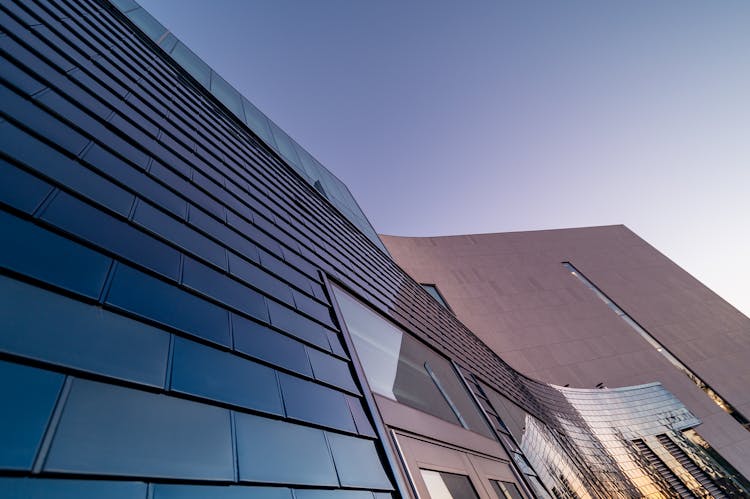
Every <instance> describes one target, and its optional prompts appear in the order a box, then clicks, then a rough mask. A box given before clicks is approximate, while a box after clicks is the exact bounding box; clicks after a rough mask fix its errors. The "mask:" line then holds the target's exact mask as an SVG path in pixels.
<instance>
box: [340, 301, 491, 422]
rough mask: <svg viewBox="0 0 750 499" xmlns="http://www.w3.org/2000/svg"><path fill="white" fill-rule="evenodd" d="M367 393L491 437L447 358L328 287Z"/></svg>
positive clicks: (358, 303) (363, 306)
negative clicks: (342, 320)
mask: <svg viewBox="0 0 750 499" xmlns="http://www.w3.org/2000/svg"><path fill="white" fill-rule="evenodd" d="M333 291H334V295H335V297H336V300H337V302H338V304H339V307H340V308H341V313H342V315H343V317H344V321H345V322H346V326H347V329H348V330H349V333H350V334H351V337H352V341H353V342H354V347H355V350H356V351H357V355H358V357H359V360H360V362H361V363H362V368H363V369H364V371H365V375H366V377H367V381H368V382H369V384H370V388H371V389H372V391H373V392H375V393H378V394H380V395H383V396H384V397H388V398H390V399H393V400H396V401H398V402H400V403H402V404H405V405H408V406H410V407H413V408H415V409H418V410H420V411H423V412H426V413H428V414H431V415H433V416H436V417H439V418H441V419H444V420H445V421H449V422H451V423H453V424H456V425H460V426H463V427H464V428H466V429H470V430H473V431H476V432H479V433H481V434H483V435H485V436H488V437H492V432H491V430H490V428H489V427H488V426H487V424H486V423H485V421H484V419H483V418H482V415H481V413H480V412H479V409H478V408H477V406H476V405H475V404H474V402H473V401H472V400H471V398H470V396H469V394H468V392H467V391H466V388H465V387H464V385H463V384H462V383H461V381H460V379H459V378H458V376H457V375H456V372H455V370H454V369H453V366H452V365H451V363H450V361H448V359H446V358H445V357H442V356H441V355H439V354H438V353H437V352H435V351H433V350H432V349H430V348H429V347H427V346H426V345H424V344H423V343H421V342H419V341H418V340H416V339H415V338H413V337H412V336H410V335H409V334H406V333H404V332H403V331H402V330H401V329H399V328H397V327H396V326H394V325H393V324H391V323H390V322H388V321H387V320H385V319H384V318H382V317H381V316H380V315H378V314H377V313H375V312H373V311H372V310H371V309H370V308H368V307H367V306H365V305H364V304H362V303H361V302H360V301H359V300H357V299H356V298H354V297H353V296H351V295H350V294H348V293H347V292H345V291H343V290H342V289H340V288H337V287H335V286H334V287H333Z"/></svg>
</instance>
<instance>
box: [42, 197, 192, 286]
mask: <svg viewBox="0 0 750 499" xmlns="http://www.w3.org/2000/svg"><path fill="white" fill-rule="evenodd" d="M42 218H43V219H45V220H47V221H49V222H52V223H53V224H54V225H57V226H58V227H60V228H62V229H65V230H66V231H68V232H72V233H73V234H76V235H77V236H79V237H81V238H83V239H86V240H88V241H90V242H92V243H94V244H96V245H97V246H100V247H103V248H106V249H107V250H109V251H112V252H114V253H117V254H118V255H120V256H122V257H124V258H126V259H128V260H132V261H134V262H136V263H138V264H140V265H143V266H144V267H147V268H150V269H151V270H154V271H155V272H158V273H160V274H163V275H165V276H166V277H170V278H172V279H174V280H177V279H178V278H179V274H180V253H179V252H178V251H177V250H175V249H174V248H171V247H169V246H167V245H166V244H164V243H162V242H160V241H157V240H156V239H154V238H152V237H150V236H148V235H146V234H144V233H143V232H141V231H139V230H138V229H136V228H134V227H132V226H130V225H129V224H127V223H125V222H122V221H120V220H117V219H116V218H114V217H111V216H109V215H107V214H106V213H104V212H101V211H99V210H97V209H96V208H94V207H93V206H91V205H89V204H86V203H84V202H83V201H80V200H78V199H76V198H74V197H72V196H70V195H68V194H66V193H64V192H60V193H58V194H57V196H55V199H53V200H52V202H51V203H50V204H49V206H47V208H45V210H44V213H43V214H42Z"/></svg>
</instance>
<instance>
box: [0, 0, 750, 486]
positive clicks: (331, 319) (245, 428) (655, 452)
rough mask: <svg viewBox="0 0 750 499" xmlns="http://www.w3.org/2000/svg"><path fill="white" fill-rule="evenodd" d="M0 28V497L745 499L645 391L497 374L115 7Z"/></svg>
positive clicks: (488, 345) (331, 192)
mask: <svg viewBox="0 0 750 499" xmlns="http://www.w3.org/2000/svg"><path fill="white" fill-rule="evenodd" d="M0 26H1V31H0V57H2V60H1V64H2V66H1V67H0V92H2V96H1V98H0V106H1V107H0V111H1V113H2V114H1V117H0V224H1V227H2V234H3V241H2V244H0V293H1V294H2V299H0V321H1V322H0V324H1V325H2V327H1V328H0V497H3V498H29V497H32V498H35V497H45V498H63V497H65V498H68V497H75V498H78V499H87V498H102V497H107V498H114V499H120V498H122V499H195V498H212V499H213V498H217V499H223V498H227V499H237V498H285V499H292V498H296V499H317V498H328V497H331V498H334V499H336V498H339V499H384V498H388V497H390V498H401V497H402V498H407V497H421V498H427V497H432V498H434V499H438V498H447V497H453V498H460V499H463V498H473V497H480V498H506V497H508V498H517V497H543V498H548V497H592V498H593V497H597V498H598V497H641V496H644V497H665V496H666V497H670V496H672V497H676V496H684V497H708V496H713V497H742V496H746V495H747V494H748V491H749V490H750V489H749V488H748V483H747V481H746V480H745V479H744V478H743V476H742V475H741V474H740V472H738V471H737V469H744V468H743V466H745V467H747V460H746V461H744V462H743V461H742V459H740V458H739V457H737V455H736V454H733V453H732V452H729V451H730V450H731V448H730V446H729V445H721V444H720V443H719V441H718V440H717V438H716V437H715V435H713V434H706V433H705V432H704V431H703V428H704V427H706V428H714V430H712V431H716V428H718V425H720V424H721V420H720V419H719V420H717V422H716V423H711V424H713V426H707V425H708V423H707V422H706V421H707V420H711V417H712V414H710V413H708V412H706V411H703V412H702V411H701V406H700V404H699V403H698V402H696V400H698V399H696V400H693V399H691V398H690V396H689V394H687V395H684V393H687V392H684V393H683V392H681V391H680V390H681V388H680V386H678V384H674V383H672V379H671V378H669V379H668V377H663V379H662V377H659V376H655V375H654V376H652V377H648V376H647V375H646V374H645V373H644V374H643V376H644V377H645V378H648V379H643V380H638V381H637V383H632V382H631V383H628V384H630V385H636V384H637V386H624V384H620V383H619V381H620V379H615V378H612V379H603V380H601V381H604V382H607V384H608V385H609V386H621V387H620V388H612V389H595V388H592V387H591V386H590V385H591V384H590V383H588V381H589V380H588V378H586V376H585V375H584V374H585V373H584V371H582V373H581V374H579V375H578V376H579V377H578V378H570V382H571V384H574V385H575V386H582V387H587V388H565V387H559V386H553V385H550V384H547V383H545V382H543V381H544V380H545V379H546V378H550V379H548V380H549V381H555V382H558V383H559V380H556V379H551V376H545V375H544V373H543V372H542V371H541V370H540V371H538V372H533V373H531V374H535V375H536V377H538V378H540V379H541V380H542V381H536V380H534V379H533V378H531V377H528V376H527V374H529V372H527V373H525V374H522V373H521V372H519V371H517V370H515V369H513V368H512V367H511V366H510V365H508V364H507V363H505V362H504V361H503V360H502V359H501V358H500V357H499V356H498V353H503V354H504V353H505V351H503V350H502V349H501V348H499V346H498V344H497V342H496V341H495V340H494V339H493V338H492V337H491V334H489V333H487V330H486V329H483V327H481V326H482V325H481V324H479V326H480V327H478V328H477V333H478V334H479V335H480V337H481V338H482V339H480V337H477V336H475V335H474V333H472V332H471V331H470V330H469V329H467V327H465V326H464V325H463V323H462V322H460V321H459V319H461V320H463V321H464V322H466V323H468V324H469V325H472V319H473V312H471V306H470V305H469V304H468V301H467V302H466V303H463V302H461V300H456V299H455V298H456V297H457V296H459V295H457V294H456V293H455V292H454V290H453V289H451V286H450V284H449V283H448V281H445V283H444V282H443V279H442V278H441V279H436V278H434V277H435V276H434V275H433V276H432V277H433V278H431V279H428V280H427V281H425V282H426V284H432V285H433V287H434V289H430V288H429V286H428V288H427V289H425V288H423V287H422V286H420V285H419V284H418V283H417V282H416V281H415V280H413V279H412V278H411V277H410V276H409V275H407V274H406V273H405V272H404V271H403V270H402V269H401V267H399V266H398V265H397V264H396V263H395V262H394V261H393V260H392V259H391V257H390V256H389V254H388V253H387V252H386V251H385V250H384V247H383V246H382V243H381V242H380V240H379V239H378V238H377V236H376V235H375V233H374V231H373V230H372V227H371V226H370V224H369V222H367V219H366V218H365V217H364V215H362V212H361V210H359V207H358V206H357V205H356V202H355V201H354V200H353V198H351V195H349V194H348V190H347V189H346V187H345V186H343V184H341V183H340V181H338V180H337V179H335V177H334V176H333V175H331V174H330V173H329V172H328V171H327V170H325V168H323V167H322V166H321V165H320V164H319V163H317V162H316V161H315V160H314V159H313V158H312V156H310V155H309V154H308V153H307V152H306V151H304V150H303V149H302V148H300V147H299V146H298V145H297V144H296V143H295V142H294V141H292V140H291V139H290V138H289V137H288V136H287V135H286V134H285V133H283V132H282V131H281V130H280V129H279V128H278V127H277V126H276V125H275V124H273V123H272V122H271V121H270V120H268V119H267V118H266V117H265V116H263V115H262V114H261V113H260V112H259V111H257V109H256V108H255V107H253V106H252V104H250V103H249V102H248V101H247V100H246V99H244V98H243V97H241V96H240V95H239V94H238V93H237V92H236V91H235V90H234V89H232V88H231V87H229V85H227V84H226V82H224V80H222V79H221V78H220V77H219V76H218V75H216V74H215V73H214V72H213V71H211V69H210V68H209V67H208V66H207V65H206V64H205V62H203V61H201V60H200V59H198V58H197V57H195V56H194V55H193V54H192V52H190V51H189V50H188V49H187V47H185V46H184V45H183V44H182V43H181V42H179V41H178V40H176V39H175V38H174V36H172V35H171V34H170V33H169V32H168V31H167V30H166V29H165V28H163V27H162V26H161V25H160V24H159V23H158V22H156V21H155V20H154V19H153V18H152V17H151V16H150V15H148V13H147V12H145V11H144V10H143V9H141V8H140V7H138V6H137V5H136V4H134V3H132V2H127V1H121V2H117V4H116V5H113V4H110V3H107V2H105V1H104V0H78V1H73V0H39V1H37V0H27V1H24V2H15V1H12V0H9V1H5V2H2V3H0ZM411 242H412V240H408V241H407V240H403V241H401V243H403V244H401V243H399V244H395V245H394V246H392V248H393V247H395V249H396V250H397V251H396V253H399V254H400V253H401V252H402V250H403V249H404V248H406V247H407V246H408V245H409V244H411ZM389 243H391V244H392V243H393V240H389ZM571 255H572V256H571ZM574 256H575V255H574V254H567V255H565V260H560V262H558V265H560V269H561V270H560V272H561V273H562V275H565V276H566V277H568V278H570V279H573V277H571V275H570V270H569V269H568V268H567V267H563V266H562V262H568V263H569V264H570V265H579V260H577V259H576V258H574ZM516 261H517V262H518V261H520V260H516ZM402 263H403V262H402ZM408 263H409V262H407V264H405V266H406V267H409V266H410V265H408ZM435 268H436V269H438V270H439V268H440V266H439V265H438V266H436V267H435ZM576 268H577V269H579V270H580V271H581V272H586V275H588V274H589V270H595V269H594V267H593V266H589V265H588V264H587V263H585V262H584V263H583V264H581V267H580V268H579V267H576ZM438 270H436V272H437V271H438ZM415 275H419V272H418V271H416V270H415ZM435 275H437V274H435ZM589 277H590V278H593V279H597V278H598V277H599V275H598V274H597V273H596V272H592V274H591V276H589ZM420 279H421V278H420ZM511 282H516V281H515V280H511ZM435 284H436V285H437V286H436V287H435V286H434V285H435ZM596 284H597V285H599V283H598V282H597V283H596ZM577 285H579V286H582V284H581V283H580V282H577ZM592 286H593V285H592ZM603 287H604V289H606V290H607V292H609V291H610V290H609V288H607V286H603ZM583 289H584V290H585V289H586V287H585V286H584V288H583ZM597 289H599V288H597ZM699 291H701V292H702V290H699ZM583 295H584V293H583V291H581V292H580V296H581V297H582V298H581V300H582V301H583V302H585V303H587V304H588V305H590V303H588V302H593V301H595V300H597V299H598V298H596V296H595V295H592V296H593V297H584V296H583ZM612 296H614V297H615V298H617V299H618V302H619V298H620V297H619V295H618V294H617V293H613V295H612ZM438 299H439V300H444V301H445V304H450V306H451V307H452V309H453V310H452V311H451V310H449V309H448V308H446V307H445V306H443V305H441V303H440V302H439V301H438ZM474 299H475V300H476V301H477V302H478V303H479V304H480V306H481V304H485V305H486V304H487V300H486V299H485V298H484V297H483V295H482V294H481V293H479V294H477V295H476V296H474ZM588 305H586V306H585V307H584V308H585V310H584V313H585V311H586V310H588V308H586V307H588ZM597 306H599V307H602V306H604V305H602V303H601V302H599V303H598V305H597ZM623 306H629V303H623ZM605 309H606V307H605ZM620 310H621V311H622V310H623V309H620ZM454 312H455V314H454ZM637 318H638V320H640V318H639V317H637ZM617 320H620V319H619V318H618V319H617ZM631 320H632V319H631ZM619 325H620V324H619V323H618V326H619ZM611 326H612V325H611V324H607V327H611ZM649 326H650V325H649V324H648V323H647V322H646V323H645V326H644V327H649ZM727 327H728V324H727ZM565 330H566V331H568V329H565ZM615 330H617V328H615ZM587 331H590V329H587ZM618 331H619V330H618ZM652 332H653V331H652ZM629 334H634V333H632V331H630V332H629ZM639 334H640V333H639ZM635 337H636V338H641V336H639V335H635ZM660 339H661V340H662V341H663V340H664V338H660ZM482 340H484V341H482ZM638 341H644V340H642V339H639V340H638ZM671 347H672V345H670V348H671ZM655 358H656V359H659V358H660V357H659V356H658V355H657V356H656V357H655ZM513 362H515V358H514V359H513ZM654 362H656V361H654ZM668 365H669V366H670V368H673V367H672V365H671V364H668ZM520 370H521V371H524V369H520ZM526 371H529V370H528V369H526ZM698 371H701V370H700V369H699V370H698ZM698 374H699V375H700V376H706V378H707V379H706V382H707V383H710V384H711V386H712V387H713V388H715V390H716V391H715V393H714V394H715V395H717V397H718V394H721V397H728V398H726V399H721V400H724V402H726V403H727V404H730V403H731V404H734V405H732V406H731V409H732V410H734V411H735V417H732V416H730V415H729V414H728V413H727V412H721V414H723V415H724V416H725V420H726V418H729V421H731V422H732V424H735V425H736V424H738V423H736V422H735V421H738V419H737V415H739V414H742V413H745V414H746V413H747V410H746V407H745V408H744V409H743V405H742V400H740V399H739V398H737V397H736V396H735V393H734V392H733V391H732V390H730V389H729V388H728V387H727V386H725V385H724V384H722V383H721V382H720V378H719V377H718V375H717V377H715V378H714V377H712V376H708V375H707V374H706V373H704V372H702V371H701V372H700V373H698ZM683 377H684V376H683ZM597 379H598V378H597ZM623 379H624V378H623ZM700 379H701V380H703V378H700ZM654 380H658V381H663V384H661V383H648V382H647V381H654ZM629 381H636V380H635V378H633V379H629ZM587 383H588V384H587ZM689 386H692V387H693V388H694V389H695V390H698V388H695V386H696V385H695V384H692V385H689ZM738 386H740V385H738ZM665 387H666V388H665ZM704 388H705V387H704ZM704 392H705V391H700V390H699V391H698V392H697V393H698V396H704V395H703V394H704ZM672 393H676V394H677V395H678V397H679V399H678V398H677V397H675V396H674V395H672ZM683 395H684V397H683ZM695 397H696V395H695V394H693V398H695ZM682 401H685V402H686V403H687V406H686V405H683V402H682ZM746 404H747V401H746V400H745V406H746ZM727 407H728V408H729V405H728V406H727ZM743 411H744V412H743ZM696 416H698V417H696ZM699 417H700V418H701V419H699ZM701 420H703V421H704V422H703V423H702V422H701ZM743 431H744V430H743ZM708 433H710V432H708ZM742 436H743V437H746V435H744V434H743V435H742ZM737 441H738V442H739V441H740V439H738V440H737ZM717 450H718V451H719V452H717ZM725 450H726V451H727V452H724V451H725Z"/></svg>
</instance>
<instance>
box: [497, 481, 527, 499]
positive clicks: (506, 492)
mask: <svg viewBox="0 0 750 499" xmlns="http://www.w3.org/2000/svg"><path fill="white" fill-rule="evenodd" d="M490 483H491V484H492V488H493V489H494V490H495V493H496V494H497V497H499V498H500V499H523V496H522V495H521V492H520V491H519V490H518V487H517V486H516V484H515V483H513V482H503V481H498V480H490Z"/></svg>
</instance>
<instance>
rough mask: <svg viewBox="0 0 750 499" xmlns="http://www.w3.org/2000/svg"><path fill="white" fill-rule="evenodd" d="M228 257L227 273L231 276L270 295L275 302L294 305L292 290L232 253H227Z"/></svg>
mask: <svg viewBox="0 0 750 499" xmlns="http://www.w3.org/2000/svg"><path fill="white" fill-rule="evenodd" d="M228 255H229V271H230V272H231V273H232V274H233V275H235V276H237V277H239V278H240V279H242V280H243V281H245V282H247V283H248V284H250V285H252V286H254V287H256V288H258V289H260V290H261V291H263V292H265V293H268V294H270V295H271V296H273V297H274V298H276V299H277V300H281V301H283V302H284V303H287V304H289V305H293V304H294V299H293V298H292V290H291V288H290V287H289V286H288V285H286V284H284V283H283V282H281V281H280V280H279V279H277V278H276V277H274V276H272V275H271V274H269V273H268V272H266V271H264V270H262V269H260V268H259V267H256V266H255V265H253V264H252V263H250V262H248V261H247V260H244V259H242V258H240V257H239V256H237V255H235V254H234V253H232V252H229V254H228Z"/></svg>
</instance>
